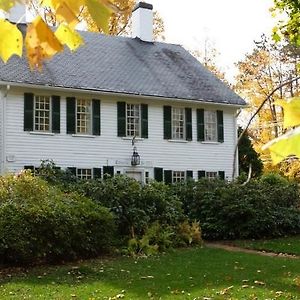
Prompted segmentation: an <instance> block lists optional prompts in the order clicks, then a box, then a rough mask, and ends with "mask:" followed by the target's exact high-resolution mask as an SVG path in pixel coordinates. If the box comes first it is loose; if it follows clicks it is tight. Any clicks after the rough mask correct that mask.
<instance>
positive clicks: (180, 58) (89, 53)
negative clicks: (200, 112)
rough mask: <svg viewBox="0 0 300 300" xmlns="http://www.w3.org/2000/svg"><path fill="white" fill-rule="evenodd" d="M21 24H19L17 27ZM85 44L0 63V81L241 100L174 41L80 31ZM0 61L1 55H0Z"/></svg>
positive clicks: (232, 101)
mask: <svg viewBox="0 0 300 300" xmlns="http://www.w3.org/2000/svg"><path fill="white" fill-rule="evenodd" d="M23 29H24V28H23ZM81 34H82V36H83V38H84V40H85V45H84V46H83V47H81V48H79V49H78V50H77V51H76V52H74V53H70V51H69V50H67V49H66V50H65V51H64V52H63V53H61V54H58V55H56V56H55V57H54V58H53V59H52V60H50V61H47V62H46V63H45V65H44V67H43V71H42V72H39V71H30V69H29V66H28V63H27V61H26V58H24V57H23V58H22V59H20V58H18V57H13V58H12V59H10V61H9V62H8V63H7V64H3V63H2V62H0V81H5V82H14V83H26V84H33V85H47V86H54V87H63V88H74V89H84V90H93V91H101V92H113V93H122V94H129V95H144V96H155V97H164V98H176V99H187V100H199V101H205V102H214V103H224V104H235V105H244V104H245V102H244V100H243V99H242V98H240V97H239V96H238V95H237V94H235V93H234V92H233V91H232V90H231V89H230V88H228V87H227V86H226V85H225V84H223V83H222V82H221V81H220V80H219V79H218V78H216V77H215V76H214V75H213V74H211V73H210V72H209V71H208V70H207V69H206V68H205V67H203V66H202V65H201V64H200V63H199V62H198V61H197V60H196V59H195V58H194V57H193V56H192V55H190V54H189V53H188V52H187V51H186V50H185V49H184V48H183V47H181V46H179V45H173V44H167V43H158V42H155V43H147V42H143V41H141V40H139V39H132V38H126V37H112V36H104V35H101V34H97V33H91V32H81ZM0 61H1V60H0Z"/></svg>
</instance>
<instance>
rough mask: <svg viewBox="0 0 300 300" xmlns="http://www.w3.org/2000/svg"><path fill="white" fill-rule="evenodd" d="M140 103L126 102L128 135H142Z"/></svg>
mask: <svg viewBox="0 0 300 300" xmlns="http://www.w3.org/2000/svg"><path fill="white" fill-rule="evenodd" d="M140 108H141V107H140V105H139V104H129V103H127V104H126V136H129V137H134V136H136V137H140V135H141V112H140V111H141V109H140Z"/></svg>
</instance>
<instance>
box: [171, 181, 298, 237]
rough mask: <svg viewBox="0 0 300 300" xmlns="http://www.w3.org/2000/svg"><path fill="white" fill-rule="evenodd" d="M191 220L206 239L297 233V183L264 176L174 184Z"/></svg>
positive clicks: (175, 190)
mask: <svg viewBox="0 0 300 300" xmlns="http://www.w3.org/2000/svg"><path fill="white" fill-rule="evenodd" d="M174 193H175V194H176V195H177V196H178V197H179V198H180V199H181V201H182V202H183V207H184V210H185V213H186V214H187V215H188V217H189V219H190V220H194V219H195V220H199V221H200V224H201V229H202V234H203V237H204V238H206V239H237V238H263V237H275V236H281V235H287V234H296V233H300V211H299V190H298V186H297V184H295V183H294V182H291V181H288V180H286V179H284V178H280V177H278V176H274V175H269V176H264V177H262V179H260V180H251V181H250V182H249V183H248V184H246V185H245V186H242V185H241V184H240V183H238V182H233V183H226V182H224V181H221V180H206V179H202V180H199V181H198V182H194V183H192V182H188V183H181V184H179V185H175V186H174Z"/></svg>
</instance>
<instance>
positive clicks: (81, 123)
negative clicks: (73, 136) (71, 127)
mask: <svg viewBox="0 0 300 300" xmlns="http://www.w3.org/2000/svg"><path fill="white" fill-rule="evenodd" d="M91 104H92V101H91V100H86V99H77V100H76V133H78V134H92V105H91Z"/></svg>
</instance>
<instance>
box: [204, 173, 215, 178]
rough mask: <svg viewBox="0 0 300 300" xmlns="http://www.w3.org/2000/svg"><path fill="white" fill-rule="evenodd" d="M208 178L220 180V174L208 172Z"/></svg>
mask: <svg viewBox="0 0 300 300" xmlns="http://www.w3.org/2000/svg"><path fill="white" fill-rule="evenodd" d="M205 175H206V178H208V179H216V178H218V172H206V174H205Z"/></svg>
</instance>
